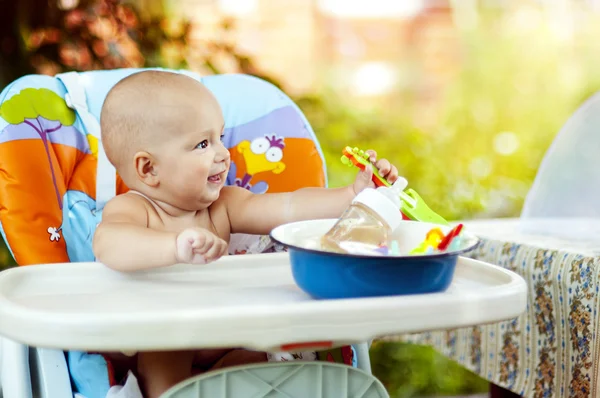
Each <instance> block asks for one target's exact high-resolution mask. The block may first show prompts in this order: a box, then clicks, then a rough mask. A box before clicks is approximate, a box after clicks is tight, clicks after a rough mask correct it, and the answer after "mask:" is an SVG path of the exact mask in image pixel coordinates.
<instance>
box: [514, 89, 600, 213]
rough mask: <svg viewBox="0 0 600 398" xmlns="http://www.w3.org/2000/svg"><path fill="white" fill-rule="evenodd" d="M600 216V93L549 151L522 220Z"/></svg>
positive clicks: (582, 109) (565, 126)
mask: <svg viewBox="0 0 600 398" xmlns="http://www.w3.org/2000/svg"><path fill="white" fill-rule="evenodd" d="M566 217H570V218H598V217H600V93H598V94H595V95H593V96H592V97H591V98H589V99H588V100H587V101H586V102H585V103H584V104H583V105H582V106H581V107H580V108H579V109H577V111H576V112H575V113H574V114H573V115H572V116H571V117H570V118H569V120H568V121H567V123H565V125H564V126H563V128H562V129H561V131H560V132H559V133H558V135H557V136H556V138H555V139H554V141H553V143H552V145H551V146H550V148H549V149H548V151H547V152H546V155H545V156H544V159H543V161H542V163H541V165H540V168H539V170H538V173H537V175H536V177H535V181H534V183H533V186H532V187H531V189H530V191H529V193H528V194H527V198H526V200H525V204H524V206H523V210H522V212H521V218H522V219H533V218H566Z"/></svg>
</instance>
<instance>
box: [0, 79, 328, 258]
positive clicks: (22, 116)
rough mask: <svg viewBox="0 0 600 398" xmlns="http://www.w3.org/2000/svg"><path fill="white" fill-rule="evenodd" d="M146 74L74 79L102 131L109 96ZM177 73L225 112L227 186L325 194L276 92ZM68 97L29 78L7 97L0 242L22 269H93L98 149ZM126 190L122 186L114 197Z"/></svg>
mask: <svg viewBox="0 0 600 398" xmlns="http://www.w3.org/2000/svg"><path fill="white" fill-rule="evenodd" d="M141 70H143V69H118V70H111V71H91V72H83V73H79V74H77V80H76V81H77V82H78V84H80V85H81V87H83V92H84V93H85V97H86V98H85V100H86V103H85V104H84V105H85V107H86V108H87V109H88V110H89V113H90V114H91V116H93V118H95V120H96V123H97V120H99V116H100V110H101V107H102V104H103V102H104V99H105V97H106V94H107V93H108V91H109V90H110V88H111V87H113V86H114V84H116V83H117V82H118V81H119V80H121V79H123V78H124V77H126V76H128V75H130V74H132V73H136V72H139V71H141ZM173 72H178V73H184V74H186V75H188V76H190V77H193V78H194V79H197V80H199V81H200V82H202V83H203V84H204V85H205V86H206V87H207V88H208V89H209V90H211V91H212V92H213V93H214V95H215V96H216V98H217V100H218V101H219V103H220V105H221V107H222V109H223V114H224V118H225V137H224V142H225V145H226V146H227V147H228V148H229V150H230V153H231V158H232V167H231V170H230V172H229V175H228V178H227V183H228V184H230V185H233V184H237V185H240V186H243V187H245V188H246V189H249V190H251V191H253V192H255V193H264V192H284V191H292V190H295V189H298V188H301V187H305V186H326V185H327V180H326V171H325V163H324V159H323V156H322V153H321V150H320V148H319V145H318V142H317V140H316V138H315V136H314V133H313V131H312V129H311V127H310V124H309V123H308V121H307V120H306V118H305V117H304V115H303V114H302V112H301V111H300V110H299V108H298V107H297V106H296V105H295V104H294V103H293V102H292V101H291V99H290V98H288V97H287V96H286V95H285V94H284V93H282V92H281V91H280V90H279V89H277V88H276V87H275V86H273V85H271V84H270V83H267V82H265V81H263V80H260V79H257V78H255V77H251V76H247V75H236V74H232V75H217V76H204V77H201V76H199V75H197V74H195V73H192V72H188V71H173ZM69 91H70V90H69ZM66 94H68V92H67V89H66V87H65V85H64V84H63V81H62V80H60V79H58V78H56V77H50V76H43V75H30V76H25V77H22V78H20V79H18V80H16V81H14V82H13V83H11V84H10V85H9V86H7V87H6V88H5V89H4V90H3V91H2V93H1V94H0V232H2V236H3V238H4V240H5V241H6V243H7V245H8V246H9V248H10V250H11V254H12V255H13V257H14V258H15V261H16V262H17V264H19V265H28V264H39V263H53V262H68V261H93V260H94V256H93V253H92V249H91V241H92V237H93V234H94V230H95V228H96V225H97V224H98V222H99V221H100V219H101V216H102V211H101V206H97V203H96V198H97V195H96V175H97V165H98V156H99V155H98V152H99V151H98V148H99V142H98V140H97V138H96V137H95V136H96V134H93V132H92V131H91V128H90V123H89V120H88V122H86V121H85V120H82V117H81V113H80V112H75V111H74V110H73V109H76V108H77V107H76V106H73V104H71V103H69V102H70V101H69V98H70V97H69V96H68V95H67V99H68V100H67V101H65V95H66ZM72 108H73V109H72ZM84 119H85V117H84ZM100 149H101V143H100ZM127 190H128V188H127V187H126V186H125V184H124V183H123V181H122V180H121V179H120V178H119V177H118V176H117V178H116V194H120V193H124V192H126V191H127Z"/></svg>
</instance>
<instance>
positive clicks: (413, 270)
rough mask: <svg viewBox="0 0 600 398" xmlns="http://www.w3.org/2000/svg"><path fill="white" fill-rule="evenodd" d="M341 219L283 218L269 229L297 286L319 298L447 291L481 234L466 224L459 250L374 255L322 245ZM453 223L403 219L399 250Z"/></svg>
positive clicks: (398, 234)
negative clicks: (282, 248) (340, 251)
mask: <svg viewBox="0 0 600 398" xmlns="http://www.w3.org/2000/svg"><path fill="white" fill-rule="evenodd" d="M336 221H337V220H334V219H327V220H310V221H301V222H295V223H290V224H285V225H282V226H280V227H277V228H275V229H273V230H272V231H271V239H273V240H274V241H275V242H278V243H280V244H282V245H284V246H287V248H288V251H289V255H290V262H291V265H292V274H293V276H294V280H295V281H296V283H297V284H298V286H299V287H300V288H301V289H302V290H303V291H305V292H306V293H308V294H309V295H311V296H312V297H314V298H317V299H342V298H358V297H377V296H393V295H407V294H422V293H435V292H442V291H445V290H446V289H447V288H448V287H449V286H450V283H451V282H452V278H453V276H454V269H455V267H456V261H457V260H458V256H459V255H460V254H462V253H465V252H467V251H470V250H473V249H474V248H475V247H476V246H477V244H478V242H479V241H478V239H477V238H476V237H475V236H473V235H471V234H469V233H468V232H467V231H465V230H464V229H463V231H462V233H461V240H460V245H459V248H458V249H457V250H454V251H448V252H444V253H439V254H423V255H399V256H377V255H375V256H372V255H350V254H338V253H332V252H327V251H323V250H321V249H320V244H319V241H320V238H321V237H322V236H323V235H324V234H325V233H326V232H327V231H328V230H329V229H330V228H331V227H332V226H333V225H334V223H335V222H336ZM436 227H437V228H440V229H441V230H442V231H443V232H444V233H448V231H450V229H451V228H452V227H446V226H440V225H437V224H430V223H424V222H416V221H403V222H402V223H401V225H400V226H399V227H398V228H397V229H396V230H395V231H394V233H393V236H392V237H393V239H396V240H398V242H399V246H400V253H401V254H402V253H408V252H409V251H410V250H412V249H413V248H414V247H416V246H418V245H419V244H420V243H421V242H422V241H423V240H424V239H425V236H426V234H427V232H428V231H429V230H431V229H432V228H436Z"/></svg>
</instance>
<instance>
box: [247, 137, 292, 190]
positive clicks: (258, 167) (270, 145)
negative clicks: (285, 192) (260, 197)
mask: <svg viewBox="0 0 600 398" xmlns="http://www.w3.org/2000/svg"><path fill="white" fill-rule="evenodd" d="M284 148H285V144H284V139H283V138H282V137H278V136H277V135H275V134H273V135H265V136H264V137H258V138H255V139H254V140H252V142H250V141H247V140H245V141H242V142H240V143H239V144H238V145H237V150H238V152H240V153H241V154H242V157H243V158H244V162H245V164H246V173H245V174H244V176H243V177H242V178H236V179H235V185H237V186H239V187H242V188H245V189H248V190H249V191H251V192H254V193H264V192H266V191H267V189H268V188H269V186H268V185H267V183H266V182H264V181H259V182H257V183H255V184H251V183H250V181H251V180H252V177H254V176H255V175H256V174H259V173H264V172H269V171H270V172H272V173H274V174H280V173H282V172H283V171H284V170H285V163H283V162H282V161H281V160H282V159H283V149H284Z"/></svg>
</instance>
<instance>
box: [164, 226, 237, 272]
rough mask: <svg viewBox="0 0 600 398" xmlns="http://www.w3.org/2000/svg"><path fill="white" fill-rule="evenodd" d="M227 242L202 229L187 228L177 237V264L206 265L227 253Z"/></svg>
mask: <svg viewBox="0 0 600 398" xmlns="http://www.w3.org/2000/svg"><path fill="white" fill-rule="evenodd" d="M227 246H228V245H227V242H225V241H224V240H223V239H221V238H219V237H218V236H216V235H215V234H213V233H212V232H210V231H208V230H206V229H204V228H188V229H186V230H183V231H182V232H181V233H180V234H179V235H177V249H176V250H177V254H176V255H177V262H180V263H188V264H206V263H209V262H211V261H215V260H217V259H219V258H220V257H221V256H223V255H225V254H226V253H227Z"/></svg>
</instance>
